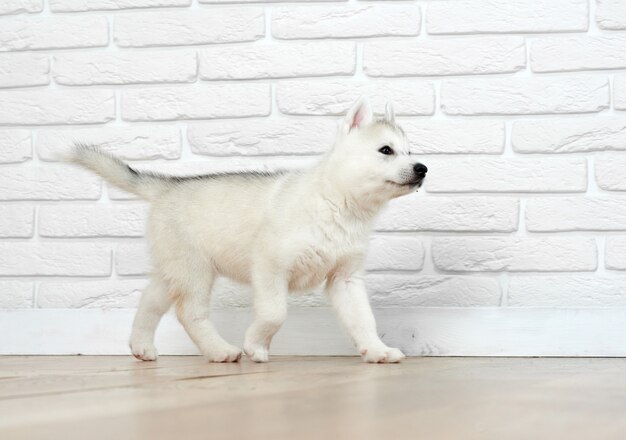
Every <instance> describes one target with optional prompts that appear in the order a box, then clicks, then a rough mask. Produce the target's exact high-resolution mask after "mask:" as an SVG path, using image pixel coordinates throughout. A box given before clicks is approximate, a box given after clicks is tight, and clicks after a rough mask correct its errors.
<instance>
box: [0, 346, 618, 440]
mask: <svg viewBox="0 0 626 440" xmlns="http://www.w3.org/2000/svg"><path fill="white" fill-rule="evenodd" d="M624 373H626V359H584V358H583V359H581V358H577V359H565V358H551V359H547V358H544V359H533V358H410V359H408V360H407V362H405V363H403V364H400V365H366V364H362V363H360V362H359V359H358V358H355V357H308V358H307V357H274V358H273V359H272V361H271V362H270V363H268V364H254V363H251V362H249V361H247V360H243V361H242V362H241V363H239V364H207V363H205V362H204V361H203V360H202V358H199V357H162V358H160V359H159V360H158V361H157V362H156V363H141V362H136V361H134V360H133V359H132V358H129V357H82V356H81V357H5V358H0V378H1V380H0V438H3V439H4V438H6V439H16V440H17V439H39V438H41V439H49V438H63V439H67V440H72V439H85V438H90V439H92V438H94V439H98V438H102V439H105V438H106V439H111V438H115V439H166V438H181V439H196V438H197V439H206V438H220V439H221V438H224V439H243V438H273V439H287V438H289V439H293V438H295V439H309V438H310V439H314V438H315V439H319V438H329V439H357V438H377V439H380V438H381V437H382V438H389V439H402V438H407V439H417V438H427V439H446V438H450V439H485V438H494V439H496V438H497V439H504V438H507V439H508V438H513V439H517V438H519V439H531V438H532V439H535V438H554V439H561V438H563V439H565V438H567V439H578V438H580V439H590V438H593V439H613V438H615V439H618V438H619V439H623V438H626V417H625V415H626V374H624ZM51 433H54V436H53V437H51ZM87 434H88V435H87Z"/></svg>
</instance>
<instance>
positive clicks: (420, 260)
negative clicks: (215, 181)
mask: <svg viewBox="0 0 626 440" xmlns="http://www.w3.org/2000/svg"><path fill="white" fill-rule="evenodd" d="M423 266H424V246H423V245H422V240H420V239H419V238H415V237H406V236H402V237H390V236H374V237H372V238H371V239H370V244H369V249H368V255H367V261H366V264H365V268H366V269H367V270H421V269H422V267H423Z"/></svg>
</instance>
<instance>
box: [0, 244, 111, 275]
mask: <svg viewBox="0 0 626 440" xmlns="http://www.w3.org/2000/svg"><path fill="white" fill-rule="evenodd" d="M110 274H111V249H110V247H109V245H107V244H95V243H23V242H16V243H0V275H13V276H52V275H58V276H109V275H110Z"/></svg>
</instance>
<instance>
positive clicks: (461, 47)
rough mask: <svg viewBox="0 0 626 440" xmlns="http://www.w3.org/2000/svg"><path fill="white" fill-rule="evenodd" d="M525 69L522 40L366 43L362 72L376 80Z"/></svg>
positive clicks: (463, 39) (491, 39) (491, 38)
mask: <svg viewBox="0 0 626 440" xmlns="http://www.w3.org/2000/svg"><path fill="white" fill-rule="evenodd" d="M525 66H526V46H525V43H524V39H523V38H520V37H481V38H471V39H468V38H450V39H440V40H419V41H414V42H377V43H366V44H365V49H364V55H363V70H364V71H365V73H366V74H367V75H369V76H374V77H378V76H387V77H391V76H409V75H423V76H424V75H469V74H485V73H508V72H516V71H518V70H521V69H523V68H524V67H525Z"/></svg>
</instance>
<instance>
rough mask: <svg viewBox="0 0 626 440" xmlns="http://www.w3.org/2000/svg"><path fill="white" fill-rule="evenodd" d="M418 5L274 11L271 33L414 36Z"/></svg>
mask: <svg viewBox="0 0 626 440" xmlns="http://www.w3.org/2000/svg"><path fill="white" fill-rule="evenodd" d="M420 23H421V15H420V9H419V7H418V6H415V5H411V4H404V5H402V4H398V5H365V6H334V7H329V6H326V5H324V6H306V7H297V6H296V7H292V6H289V7H287V6H285V7H278V8H274V9H273V10H272V35H273V36H274V37H275V38H279V39H287V40H288V39H296V38H353V37H384V36H411V35H418V34H419V32H420Z"/></svg>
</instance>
